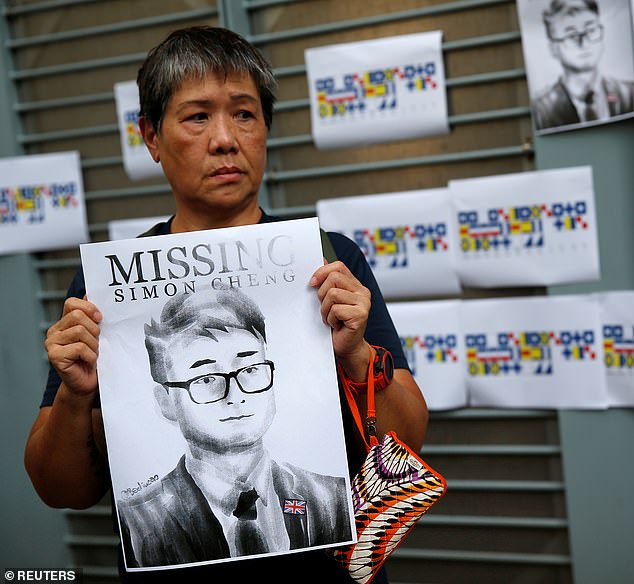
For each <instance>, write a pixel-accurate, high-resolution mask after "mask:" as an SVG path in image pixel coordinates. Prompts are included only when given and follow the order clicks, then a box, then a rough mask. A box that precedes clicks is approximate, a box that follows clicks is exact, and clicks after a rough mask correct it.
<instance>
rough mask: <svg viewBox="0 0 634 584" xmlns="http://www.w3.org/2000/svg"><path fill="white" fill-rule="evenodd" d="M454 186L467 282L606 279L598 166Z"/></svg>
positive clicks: (462, 278)
mask: <svg viewBox="0 0 634 584" xmlns="http://www.w3.org/2000/svg"><path fill="white" fill-rule="evenodd" d="M449 190H450V191H451V199H452V203H453V205H454V212H455V217H456V219H457V223H458V229H457V230H454V232H456V231H457V236H458V240H457V241H456V242H455V247H456V249H457V250H458V251H457V269H458V273H459V276H460V281H461V282H462V284H463V285H464V286H472V287H476V288H493V287H496V286H531V285H544V286H548V285H553V284H566V283H572V282H585V281H592V280H598V279H599V278H600V269H599V245H598V234H597V220H596V213H595V205H594V187H593V180H592V167H590V166H581V167H573V168H562V169H554V170H541V171H533V172H520V173H513V174H505V175H497V176H488V177H481V178H474V179H463V180H455V181H451V182H450V183H449Z"/></svg>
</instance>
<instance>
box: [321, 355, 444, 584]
mask: <svg viewBox="0 0 634 584" xmlns="http://www.w3.org/2000/svg"><path fill="white" fill-rule="evenodd" d="M370 367H372V360H370ZM339 373H340V375H339V377H340V379H341V381H342V384H343V388H344V391H345V394H346V398H347V400H348V404H349V405H350V409H351V410H352V415H353V417H354V419H355V422H356V424H357V426H358V428H359V431H360V432H361V436H363V437H364V442H365V444H366V448H367V449H368V454H367V456H366V459H365V461H364V463H363V465H362V466H361V469H360V470H359V472H357V474H356V475H355V477H354V479H353V481H352V502H353V505H354V512H355V524H356V530H357V543H354V544H349V545H345V546H342V547H338V548H332V549H329V550H328V553H329V554H330V555H331V556H332V557H333V558H334V559H335V560H336V561H337V562H338V563H339V564H340V565H341V566H343V567H344V568H346V569H347V570H348V573H349V575H350V577H351V578H352V579H353V580H354V581H355V582H358V583H359V584H368V583H369V582H370V581H371V580H372V579H373V578H374V576H375V575H376V573H377V572H378V571H379V569H380V568H381V566H382V565H383V563H384V562H385V560H387V558H388V557H389V556H390V554H391V553H392V552H393V551H394V550H395V549H396V548H397V547H398V546H399V545H400V544H401V543H403V540H404V539H405V536H406V535H407V534H408V533H409V532H410V530H411V529H412V528H413V527H414V526H415V525H416V523H417V522H418V520H419V519H420V518H421V517H422V516H423V515H424V514H425V513H426V512H427V511H429V509H430V508H431V507H432V505H434V504H435V503H437V502H438V501H439V500H440V498H441V497H442V496H443V495H444V494H445V492H446V490H447V483H446V481H445V479H444V478H443V477H442V476H441V475H440V474H438V473H437V472H436V471H435V470H433V469H432V468H431V467H430V466H429V465H428V464H427V463H426V462H425V461H424V460H422V459H421V458H420V457H419V456H418V455H417V454H416V453H415V452H413V451H412V450H410V448H408V447H407V446H406V445H405V444H404V443H403V442H401V441H400V440H399V439H398V437H397V436H396V433H395V432H388V433H387V434H385V436H384V437H383V440H381V442H379V441H378V439H377V437H376V427H375V425H376V418H375V414H376V412H375V409H374V375H373V373H372V371H371V370H370V371H369V372H368V394H367V405H368V411H367V416H366V427H367V429H368V434H369V437H370V443H369V444H368V442H367V441H366V440H365V432H364V424H363V422H362V421H361V415H360V413H359V409H358V407H357V404H356V402H355V400H354V397H353V392H352V390H351V389H350V387H349V386H348V381H347V379H346V376H345V375H343V371H342V370H341V368H340V372H339Z"/></svg>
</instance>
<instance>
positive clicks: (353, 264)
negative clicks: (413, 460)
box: [41, 213, 408, 584]
mask: <svg viewBox="0 0 634 584" xmlns="http://www.w3.org/2000/svg"><path fill="white" fill-rule="evenodd" d="M281 220H282V219H280V218H277V217H273V216H271V215H267V214H265V213H262V218H261V219H260V223H269V222H272V221H281ZM170 227H171V219H170V220H169V221H166V222H164V223H160V224H158V225H157V226H156V227H155V228H154V230H153V232H152V234H153V235H167V234H168V233H170ZM328 237H329V239H330V241H331V243H332V246H333V248H334V250H335V253H336V255H337V259H338V260H340V261H342V262H343V263H344V264H345V265H346V266H347V267H348V269H349V270H350V271H351V272H352V273H353V274H354V276H355V277H356V278H357V279H358V280H359V281H360V282H361V283H362V284H363V285H364V286H365V287H366V288H368V289H369V290H370V293H371V295H372V306H371V308H370V315H369V318H368V323H367V327H366V333H365V338H366V340H367V341H368V342H369V343H370V344H371V345H377V346H381V347H385V348H386V349H388V350H389V351H390V352H391V353H392V356H393V358H394V366H395V367H396V368H404V369H407V368H408V365H407V360H406V358H405V355H404V353H403V349H402V346H401V342H400V339H399V336H398V334H397V332H396V329H395V328H394V324H393V322H392V319H391V317H390V315H389V313H388V311H387V307H386V305H385V301H384V300H383V295H382V294H381V291H380V290H379V287H378V285H377V283H376V280H375V278H374V274H372V270H371V269H370V266H369V265H368V263H367V261H366V259H365V257H364V255H363V253H362V252H361V250H360V249H359V247H358V246H357V245H356V244H355V243H354V242H353V241H352V240H350V239H349V238H347V237H345V236H344V235H342V234H340V233H334V232H328ZM85 293H86V285H85V283H84V273H83V270H82V269H81V268H80V269H79V270H78V272H77V274H76V275H75V277H74V278H73V281H72V282H71V285H70V287H69V289H68V293H67V295H66V298H70V297H76V298H83V297H84V295H85ZM60 383H61V379H60V377H59V374H58V373H57V371H56V370H55V369H54V368H53V367H52V366H51V367H50V368H49V375H48V380H47V384H46V390H45V392H44V397H43V399H42V403H41V406H51V405H52V404H53V401H54V399H55V395H56V394H57V390H58V388H59V385H60ZM341 403H342V417H343V424H344V430H345V438H346V451H347V455H348V465H349V471H350V475H351V476H353V475H354V473H356V471H357V470H358V468H359V467H360V465H361V463H362V462H363V459H364V458H365V453H364V452H362V451H360V450H359V446H358V443H357V442H356V439H355V437H354V435H353V433H354V430H353V428H354V421H353V419H352V415H351V413H350V410H349V408H348V406H347V404H346V403H345V398H344V397H342V398H341ZM95 406H96V407H98V406H99V402H98V401H97V402H96V403H95ZM315 440H319V435H318V434H316V436H315ZM113 510H114V503H113ZM113 517H114V514H113ZM115 531H116V532H117V533H118V528H117V526H116V519H115ZM119 571H120V575H121V581H122V582H125V583H127V582H130V583H143V582H148V583H152V584H154V583H157V584H161V583H163V582H177V581H179V582H180V581H182V582H187V583H188V584H189V583H192V584H193V583H195V582H198V581H200V582H203V581H204V582H205V583H206V584H214V583H216V582H217V583H218V584H220V583H224V582H225V581H227V582H251V581H256V580H257V579H259V578H261V577H262V575H264V574H266V575H269V576H270V577H271V579H272V580H274V581H276V582H279V583H283V582H288V583H289V584H290V583H295V582H304V581H323V582H328V583H329V584H330V583H337V582H342V583H343V582H347V583H350V582H353V580H352V579H351V578H350V577H349V576H348V575H347V574H346V573H345V571H344V570H342V569H341V568H340V567H339V566H338V565H337V564H335V562H334V561H333V560H332V559H330V558H329V557H328V556H327V555H326V554H325V553H324V552H323V550H311V551H306V552H299V553H293V554H286V555H280V556H270V557H266V558H261V559H260V558H258V559H254V560H240V561H238V562H224V563H218V564H210V565H204V566H198V567H194V568H182V569H170V570H159V571H154V570H151V571H144V572H126V571H125V568H124V567H123V558H122V554H121V546H119ZM373 582H374V583H375V584H380V583H381V582H387V578H386V576H385V573H384V570H382V571H381V572H380V573H379V574H378V575H377V576H376V577H375V579H374V581H373Z"/></svg>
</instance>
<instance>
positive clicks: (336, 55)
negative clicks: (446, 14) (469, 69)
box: [305, 31, 449, 148]
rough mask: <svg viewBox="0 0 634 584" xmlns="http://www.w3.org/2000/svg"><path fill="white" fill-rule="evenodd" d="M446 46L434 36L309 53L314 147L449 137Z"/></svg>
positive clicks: (375, 41) (413, 36) (439, 35)
mask: <svg viewBox="0 0 634 584" xmlns="http://www.w3.org/2000/svg"><path fill="white" fill-rule="evenodd" d="M441 40H442V32H440V31H432V32H425V33H417V34H408V35H401V36H395V37H388V38H381V39H373V40H369V41H359V42H354V43H345V44H338V45H330V46H325V47H318V48H311V49H307V50H306V51H305V60H306V69H307V76H308V88H309V96H310V110H311V122H312V134H313V139H314V141H315V144H316V146H317V147H318V148H343V147H348V146H355V145H360V144H375V143H380V142H388V141H391V140H404V139H409V138H419V137H422V136H433V135H436V134H446V133H447V132H448V131H449V126H448V121H447V98H446V88H445V71H444V65H443V59H442V49H441Z"/></svg>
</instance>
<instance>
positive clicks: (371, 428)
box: [337, 347, 379, 450]
mask: <svg viewBox="0 0 634 584" xmlns="http://www.w3.org/2000/svg"><path fill="white" fill-rule="evenodd" d="M372 357H373V355H372V347H370V365H369V366H368V391H367V400H368V411H367V413H366V418H365V424H363V421H362V420H361V413H360V412H359V407H358V406H357V402H356V400H355V399H354V392H353V391H352V389H350V385H349V384H350V380H349V379H348V377H347V376H346V374H345V372H344V370H343V367H342V366H341V365H340V364H339V363H338V362H337V370H338V371H339V377H340V379H341V383H342V385H343V390H344V393H345V394H346V399H347V400H348V405H349V406H350V411H351V412H352V417H353V418H354V421H355V422H356V424H357V428H359V432H360V433H361V437H362V438H363V442H364V444H365V446H366V448H367V449H368V450H370V448H372V446H376V445H377V444H378V443H379V440H378V439H377V437H376V409H375V406H374V359H373V358H372ZM366 428H367V430H368V436H369V437H370V443H369V444H368V442H367V440H366V439H365V429H366Z"/></svg>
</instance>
